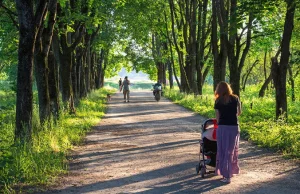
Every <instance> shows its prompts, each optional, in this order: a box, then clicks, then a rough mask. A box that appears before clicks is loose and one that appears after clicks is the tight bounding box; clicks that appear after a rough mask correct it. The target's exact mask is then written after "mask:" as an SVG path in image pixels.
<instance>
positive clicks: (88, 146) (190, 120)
mask: <svg viewBox="0 0 300 194" xmlns="http://www.w3.org/2000/svg"><path fill="white" fill-rule="evenodd" d="M204 120H205V118H203V117H202V116H200V115H198V114H194V113H193V112H191V111H189V110H187V109H185V108H183V107H181V106H178V105H176V104H173V103H172V102H170V101H169V100H167V99H162V100H161V101H160V102H155V101H154V98H153V96H152V93H151V92H150V91H133V92H131V99H130V103H124V102H123V99H122V95H121V93H117V94H115V95H113V96H112V100H111V101H110V102H109V104H108V110H107V113H106V115H105V116H104V117H103V119H102V120H101V121H100V123H99V124H98V125H97V126H95V128H94V130H93V131H92V132H91V133H90V134H88V135H87V137H86V142H85V144H84V145H82V146H79V147H76V148H75V150H74V155H73V156H72V157H73V160H71V162H70V172H69V173H68V175H66V176H64V177H61V178H59V180H58V184H57V185H55V186H54V187H52V188H50V189H49V190H48V191H46V192H44V193H66V194H69V193H103V194H104V193H105V194H113V193H120V194H121V193H122V194H125V193H128V194H129V193H139V194H142V193H145V194H160V193H263V194H266V193H278V194H279V193H289V194H291V193H298V194H299V193H300V170H299V163H296V162H295V161H291V160H285V159H283V158H282V157H281V156H280V155H278V154H275V153H272V152H269V151H267V150H265V149H261V148H257V147H256V146H253V145H252V144H250V143H248V142H246V141H241V142H240V167H241V174H240V175H237V176H235V177H233V179H232V183H231V184H229V185H225V184H224V183H221V182H220V181H219V179H220V177H219V176H214V175H213V174H211V175H207V176H206V177H205V178H204V179H202V178H201V177H200V176H199V175H196V170H195V166H196V164H197V163H198V157H199V155H198V153H199V142H198V141H199V139H200V126H201V123H203V121H204ZM39 193H41V192H39Z"/></svg>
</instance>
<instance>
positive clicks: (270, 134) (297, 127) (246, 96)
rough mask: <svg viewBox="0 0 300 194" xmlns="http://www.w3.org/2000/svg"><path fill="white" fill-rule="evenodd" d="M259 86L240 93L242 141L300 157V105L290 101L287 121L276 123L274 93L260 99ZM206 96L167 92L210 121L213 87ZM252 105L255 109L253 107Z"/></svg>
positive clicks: (289, 155) (170, 97) (213, 113)
mask: <svg viewBox="0 0 300 194" xmlns="http://www.w3.org/2000/svg"><path fill="white" fill-rule="evenodd" d="M258 91H259V87H257V86H248V88H247V90H246V91H245V92H242V93H241V101H242V115H241V116H240V117H239V121H240V127H241V134H242V136H243V138H245V139H248V140H251V141H253V142H255V143H256V144H257V145H258V146H263V147H268V148H272V149H274V150H278V151H281V152H282V153H283V154H284V155H285V156H288V157H293V158H300V124H299V123H300V116H299V115H300V114H299V108H300V102H299V101H296V102H292V101H291V100H290V99H288V111H289V112H288V115H289V119H288V122H285V121H284V120H283V119H279V120H278V121H276V120H275V99H274V97H273V94H272V92H270V91H269V93H268V94H267V95H266V97H264V98H258V97H257V96H258ZM203 93H204V95H202V96H197V97H195V96H194V95H188V94H183V93H179V91H178V89H175V90H169V89H167V90H166V91H165V96H166V97H167V98H169V99H171V100H172V101H174V102H175V103H178V104H180V105H182V106H184V107H186V108H189V109H190V110H193V111H195V112H197V113H199V114H201V115H203V116H205V117H207V118H214V117H215V112H214V108H213V106H214V95H213V89H212V86H209V85H206V86H205V87H204V89H203ZM251 104H252V108H251Z"/></svg>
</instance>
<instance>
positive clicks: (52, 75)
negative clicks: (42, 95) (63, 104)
mask: <svg viewBox="0 0 300 194" xmlns="http://www.w3.org/2000/svg"><path fill="white" fill-rule="evenodd" d="M48 67H49V79H48V83H49V84H48V85H49V98H50V110H51V113H52V116H53V118H54V121H57V120H58V119H59V110H60V107H59V82H58V77H59V76H58V65H57V63H56V61H55V57H54V53H53V52H49V55H48Z"/></svg>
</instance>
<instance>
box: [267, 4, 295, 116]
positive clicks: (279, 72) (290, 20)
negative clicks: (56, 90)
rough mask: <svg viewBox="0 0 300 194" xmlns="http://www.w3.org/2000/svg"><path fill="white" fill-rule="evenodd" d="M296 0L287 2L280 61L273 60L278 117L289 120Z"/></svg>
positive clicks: (275, 58) (272, 68)
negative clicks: (287, 89) (289, 80)
mask: <svg viewBox="0 0 300 194" xmlns="http://www.w3.org/2000/svg"><path fill="white" fill-rule="evenodd" d="M295 9H296V1H295V0H286V13H285V22H284V29H283V35H282V40H281V45H280V48H281V49H280V61H279V62H278V58H277V56H275V57H273V58H272V67H271V70H272V78H273V81H274V86H275V93H276V95H275V98H276V117H277V118H278V117H279V116H280V115H284V116H285V118H287V116H288V114H287V111H288V110H287V96H286V81H287V80H286V77H287V70H288V63H289V57H290V42H291V37H292V32H293V27H294V15H295Z"/></svg>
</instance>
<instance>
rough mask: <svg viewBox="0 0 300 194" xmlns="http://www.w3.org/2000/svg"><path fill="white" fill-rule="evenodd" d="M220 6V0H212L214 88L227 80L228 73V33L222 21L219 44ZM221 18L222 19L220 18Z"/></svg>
mask: <svg viewBox="0 0 300 194" xmlns="http://www.w3.org/2000/svg"><path fill="white" fill-rule="evenodd" d="M219 6H220V2H219V0H212V33H211V44H212V53H213V59H214V76H213V79H214V90H215V89H216V87H217V84H218V83H219V82H220V81H225V73H226V60H227V46H226V40H227V33H226V30H225V27H224V24H222V23H221V21H219V23H220V31H221V35H220V46H218V42H219V40H218V17H217V11H218V10H217V7H219ZM219 20H220V19H219Z"/></svg>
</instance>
